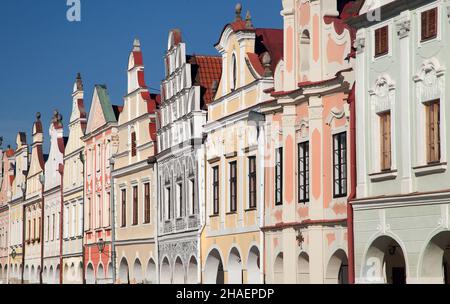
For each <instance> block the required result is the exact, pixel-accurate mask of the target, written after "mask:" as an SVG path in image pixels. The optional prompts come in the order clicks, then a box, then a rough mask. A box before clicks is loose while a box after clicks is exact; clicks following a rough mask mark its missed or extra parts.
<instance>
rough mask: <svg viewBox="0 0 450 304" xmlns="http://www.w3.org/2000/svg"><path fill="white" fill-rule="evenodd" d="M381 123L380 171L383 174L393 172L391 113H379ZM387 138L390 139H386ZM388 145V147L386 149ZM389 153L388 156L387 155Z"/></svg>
mask: <svg viewBox="0 0 450 304" xmlns="http://www.w3.org/2000/svg"><path fill="white" fill-rule="evenodd" d="M378 117H379V123H380V169H381V171H382V172H385V171H391V170H392V123H391V121H392V116H391V111H390V110H388V111H384V112H381V113H378ZM385 136H387V137H388V138H387V139H386V138H385ZM386 144H387V147H386ZM387 153H389V155H388V156H386V154H387Z"/></svg>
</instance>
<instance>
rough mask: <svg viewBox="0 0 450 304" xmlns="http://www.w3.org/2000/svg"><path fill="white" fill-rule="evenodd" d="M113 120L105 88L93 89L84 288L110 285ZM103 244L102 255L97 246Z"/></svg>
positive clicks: (88, 138)
mask: <svg viewBox="0 0 450 304" xmlns="http://www.w3.org/2000/svg"><path fill="white" fill-rule="evenodd" d="M116 126H117V117H116V116H115V113H114V111H113V107H112V104H111V101H110V99H109V96H108V93H107V90H106V87H105V86H100V85H97V86H95V89H94V95H93V98H92V103H91V109H90V111H89V118H88V123H87V129H86V135H85V137H83V141H84V143H85V146H84V153H85V155H86V158H85V159H86V162H85V171H86V173H85V188H84V193H85V197H84V201H85V203H86V204H85V208H84V231H85V233H84V246H85V255H84V261H85V278H86V283H87V284H95V283H105V282H108V281H109V282H110V281H111V279H112V271H113V266H112V262H111V245H110V243H111V198H110V189H111V169H112V168H111V163H110V155H112V153H111V149H112V143H111V142H112V136H113V134H116V130H115V128H116ZM99 242H100V243H102V242H105V247H104V250H103V252H99V248H98V243H99Z"/></svg>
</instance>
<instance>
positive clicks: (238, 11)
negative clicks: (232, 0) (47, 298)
mask: <svg viewBox="0 0 450 304" xmlns="http://www.w3.org/2000/svg"><path fill="white" fill-rule="evenodd" d="M235 11H236V20H235V21H242V17H241V12H242V4H240V3H238V4H236V7H235Z"/></svg>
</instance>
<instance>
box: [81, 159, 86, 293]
mask: <svg viewBox="0 0 450 304" xmlns="http://www.w3.org/2000/svg"><path fill="white" fill-rule="evenodd" d="M80 161H81V164H82V165H83V169H82V171H83V172H82V176H83V206H82V209H83V214H82V215H81V218H82V223H81V224H82V227H81V254H82V256H81V261H82V264H81V265H82V269H81V276H82V277H81V281H82V283H83V285H84V284H86V276H85V261H84V255H85V248H84V218H85V216H84V206H85V203H86V202H85V195H86V194H85V190H84V186H85V181H84V172H85V168H84V154H83V151H80Z"/></svg>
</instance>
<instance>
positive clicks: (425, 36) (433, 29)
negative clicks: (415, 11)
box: [421, 7, 438, 41]
mask: <svg viewBox="0 0 450 304" xmlns="http://www.w3.org/2000/svg"><path fill="white" fill-rule="evenodd" d="M421 19H422V29H421V38H422V41H425V40H429V39H433V38H436V37H437V26H438V11H437V7H435V8H433V9H430V10H428V11H425V12H423V13H422V15H421Z"/></svg>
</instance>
